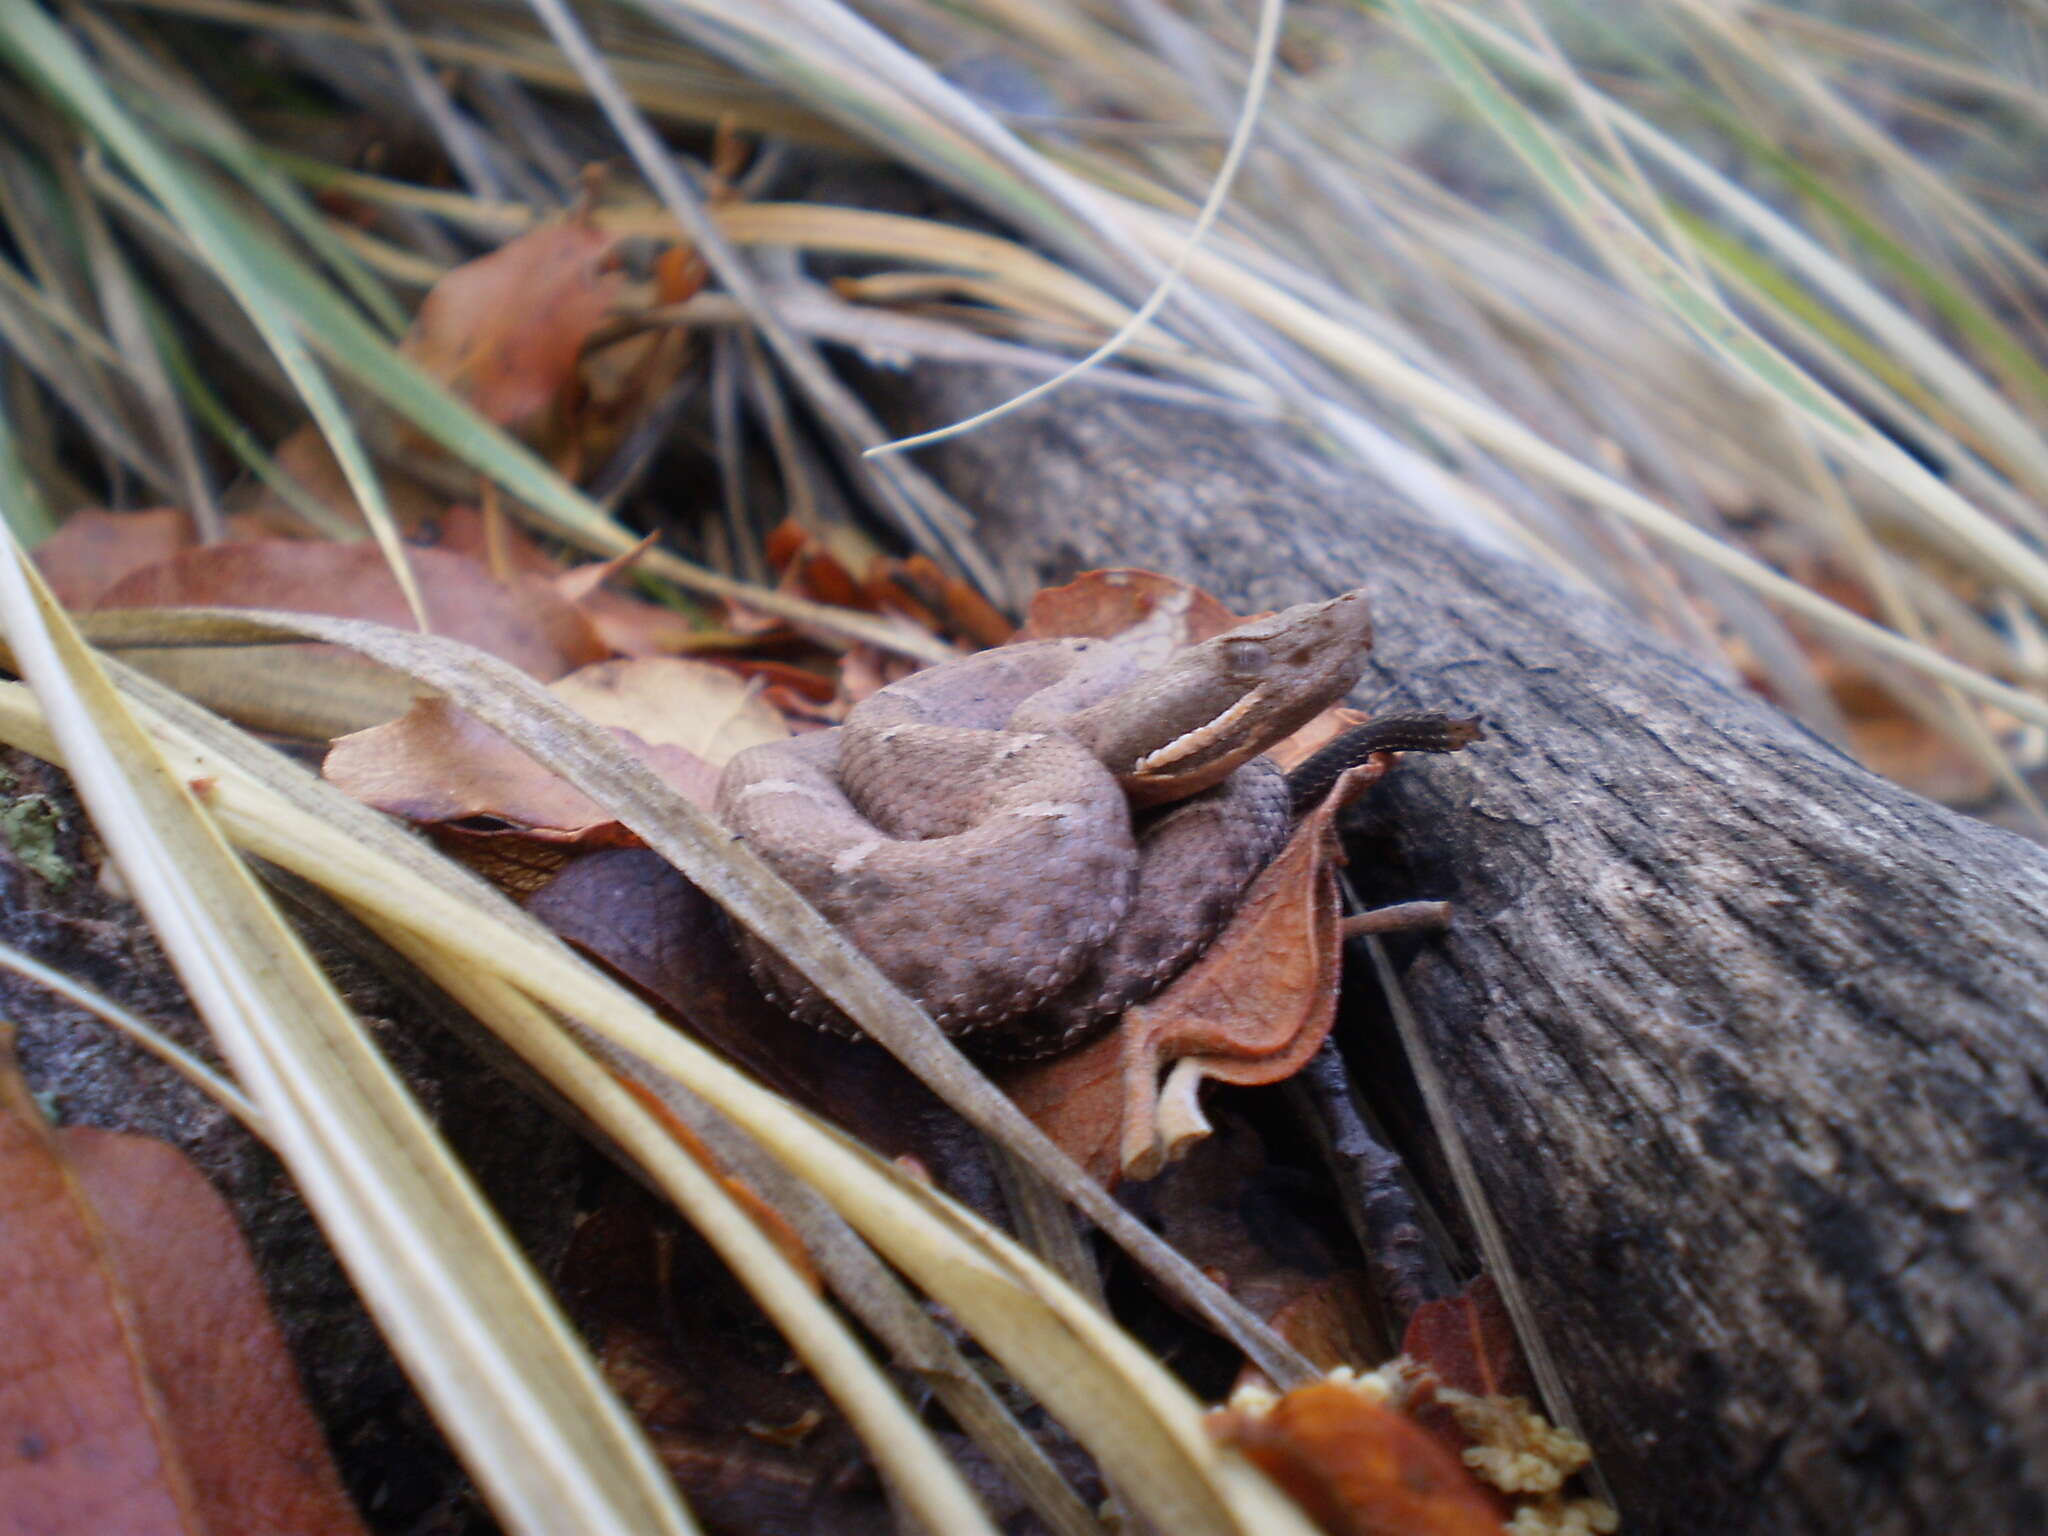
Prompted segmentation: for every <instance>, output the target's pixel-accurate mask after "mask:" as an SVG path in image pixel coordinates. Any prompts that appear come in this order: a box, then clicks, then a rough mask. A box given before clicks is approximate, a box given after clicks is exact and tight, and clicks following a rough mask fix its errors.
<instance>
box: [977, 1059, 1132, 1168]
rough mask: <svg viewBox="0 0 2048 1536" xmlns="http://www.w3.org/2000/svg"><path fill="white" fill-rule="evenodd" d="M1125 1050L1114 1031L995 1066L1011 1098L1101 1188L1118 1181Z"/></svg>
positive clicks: (997, 1080)
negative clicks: (1071, 1046) (1048, 1053)
mask: <svg viewBox="0 0 2048 1536" xmlns="http://www.w3.org/2000/svg"><path fill="white" fill-rule="evenodd" d="M1123 1066H1124V1046H1123V1041H1122V1040H1121V1039H1119V1038H1118V1036H1117V1032H1116V1031H1115V1030H1111V1031H1110V1032H1108V1033H1107V1034H1101V1035H1097V1036H1096V1037H1095V1038H1094V1039H1092V1040H1090V1041H1089V1042H1088V1043H1087V1044H1085V1045H1083V1046H1081V1047H1080V1048H1079V1049H1077V1050H1071V1051H1063V1052H1061V1053H1060V1054H1059V1055H1057V1056H1046V1057H1042V1058H1040V1059H1038V1060H1036V1061H1024V1062H1015V1063H997V1064H996V1065H995V1066H994V1067H992V1069H991V1075H992V1076H993V1077H994V1078H995V1081H996V1083H997V1085H998V1086H999V1087H1001V1088H1002V1090H1003V1092H1004V1093H1006V1094H1008V1095H1009V1096H1010V1100H1011V1102H1012V1103H1014V1104H1015V1105H1016V1106H1017V1107H1018V1108H1019V1109H1021V1110H1023V1111H1024V1113H1025V1114H1026V1115H1027V1116H1029V1117H1030V1119H1031V1122H1032V1124H1034V1125H1036V1126H1037V1127H1038V1128H1039V1129H1040V1130H1041V1131H1043V1132H1045V1134H1046V1135H1048V1136H1050V1137H1051V1138H1052V1139H1053V1140H1054V1141H1055V1142H1057V1143H1058V1144H1059V1147H1060V1150H1061V1151H1063V1152H1065V1153H1066V1154H1067V1156H1069V1157H1071V1158H1072V1159H1073V1160H1074V1161H1075V1162H1077V1163H1079V1164H1080V1165H1081V1166H1082V1167H1083V1168H1085V1169H1087V1170H1088V1174H1089V1176H1090V1177H1091V1178H1093V1179H1094V1180H1095V1181H1096V1182H1097V1183H1099V1184H1101V1185H1102V1186H1103V1187H1104V1188H1105V1189H1114V1188H1116V1186H1117V1185H1118V1184H1119V1183H1120V1182H1122V1179H1123V1176H1124V1164H1123V1130H1124V1071H1123Z"/></svg>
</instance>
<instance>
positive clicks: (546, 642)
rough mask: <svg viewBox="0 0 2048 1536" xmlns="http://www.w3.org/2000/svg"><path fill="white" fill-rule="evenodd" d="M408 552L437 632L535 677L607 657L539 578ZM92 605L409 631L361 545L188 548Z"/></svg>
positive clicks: (393, 590) (377, 562)
mask: <svg viewBox="0 0 2048 1536" xmlns="http://www.w3.org/2000/svg"><path fill="white" fill-rule="evenodd" d="M408 558H409V559H410V560H411V562H412V570H413V575H414V576H415V577H416V578H417V580H418V582H419V586H420V592H421V594H422V596H423V597H424V599H425V602H426V609H427V617H428V620H429V621H430V622H431V623H432V625H433V628H434V632H435V633H436V634H441V635H447V636H450V637H452V638H454V639H457V640H463V641H467V642H468V643H469V644H471V645H474V646H476V647H478V648H479V649H481V650H485V651H489V652H490V653H491V654H492V655H494V656H500V657H503V658H504V659H505V660H506V661H509V662H511V663H512V664H513V665H514V666H517V667H520V668H522V669H524V670H525V671H527V672H529V673H531V674H532V675H533V676H535V677H537V678H539V679H541V680H542V681H543V682H546V681H549V680H551V679H554V678H558V677H560V676H561V675H562V674H563V673H565V672H567V671H569V670H570V669H571V668H573V667H578V666H582V665H585V664H586V663H589V662H594V661H597V660H599V659H600V658H601V657H603V656H605V655H607V654H608V652H607V651H606V649H605V645H604V642H603V641H602V640H600V639H599V638H598V636H597V632H596V630H595V629H594V628H592V626H591V623H590V621H589V620H588V619H587V618H585V617H584V616H583V615H582V614H581V613H579V612H577V610H576V609H575V607H574V606H573V605H571V604H570V603H568V602H566V601H565V600H563V599H562V598H561V597H560V596H559V595H558V594H557V593H556V592H555V591H554V589H553V588H552V587H550V586H549V585H548V583H547V582H546V581H545V580H542V579H541V578H539V577H536V576H529V575H521V576H519V577H516V578H515V579H514V580H513V581H510V582H501V581H498V580H496V579H495V578H493V577H492V575H491V573H490V572H489V571H488V570H487V569H486V568H485V567H484V566H483V565H482V564H481V563H480V562H478V561H476V560H472V559H469V558H468V557H466V556H463V555H456V554H449V553H447V552H446V551H444V550H438V549H416V550H412V551H410V552H409V553H408ZM98 606H99V607H101V608H154V607H228V608H279V609H285V610H288V611H291V612H295V613H325V614H332V615H335V616H336V617H339V618H350V619H370V620H373V621H375V622H377V623H379V624H389V625H392V626H393V627H395V628H399V629H411V628H412V627H413V621H412V616H411V614H410V612H409V611H408V610H407V608H406V604H405V598H404V595H403V594H402V593H401V592H400V590H399V586H398V581H397V578H395V577H394V576H393V575H392V574H391V570H390V568H389V567H388V566H387V565H386V564H385V563H384V556H383V554H382V553H381V552H380V551H379V550H378V549H377V548H376V546H374V545H372V544H368V543H357V544H325V543H308V542H302V541H299V540H293V539H260V540H256V541H253V542H250V543H245V544H216V545H213V546H212V547H210V548H207V549H193V550H187V551H186V552H185V553H183V554H180V555H174V556H172V557H171V558H170V559H168V560H163V561H159V562H158V563H157V564H155V565H152V566H149V567H148V568H147V569H144V570H140V571H135V572H133V573H131V574H130V575H128V576H126V577H124V578H123V579H122V580H121V581H119V582H117V583H115V585H114V586H113V587H112V588H111V589H110V590H109V591H107V592H106V593H105V594H104V595H103V596H102V597H101V598H100V601H99V604H98Z"/></svg>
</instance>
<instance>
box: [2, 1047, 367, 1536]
mask: <svg viewBox="0 0 2048 1536" xmlns="http://www.w3.org/2000/svg"><path fill="white" fill-rule="evenodd" d="M362 1529H363V1527H362V1525H361V1522H360V1521H359V1520H358V1519H357V1518H356V1515H355V1512H354V1510H353V1509H352V1508H351V1507H350V1505H349V1503H348V1499H347V1497H346V1495H345V1494H344V1493H343V1492H342V1489H341V1482H340V1479H339V1477H338V1476H337V1475H336V1474H335V1471H334V1468H333V1466H332V1464H331V1463H330V1462H329V1460H328V1457H327V1448H326V1445H325V1443H324V1442H323V1440H322V1438H321V1434H320V1429H319V1426H318V1424H317V1423H316V1422H315V1421H314V1419H313V1415H312V1413H311V1411H310V1410H309V1409H308V1408H307V1407H306V1405H305V1402H304V1400H303V1398H302V1397H301V1396H300V1394H299V1387H298V1381H297V1376H296V1373H295V1372H294V1370H293V1367H292V1363H291V1359H290V1357H289V1356H288V1355H287V1354H286V1352H285V1348H284V1341H283V1337H282V1335H281V1334H280V1333H279V1331H278V1328H277V1325H276V1323H275V1322H274V1321H273V1320H272V1319H271V1316H270V1314H269V1311H268V1309H267V1306H266V1303H265V1298H264V1291H263V1284H262V1281H261V1280H260V1279H259V1278H258V1276H257V1274H256V1271H255V1267H254V1265H253V1264H252V1263H251V1262H250V1260H249V1256H248V1252H247V1250H246V1249H245V1248H244V1247H243V1246H242V1240H241V1235H240V1234H239V1233H238V1232H237V1231H236V1230H235V1224H234V1218H233V1217H232V1216H231V1215H230V1214H229V1212H228V1209H227V1207H226V1205H225V1204H223V1203H222V1201H221V1199H220V1197H219V1196H218V1195H216V1194H215V1193H214V1192H213V1190H212V1188H211V1187H210V1186H209V1185H208V1184H207V1183H206V1180H205V1179H204V1178H203V1177H201V1175H200V1174H199V1173H198V1172H197V1170H195V1169H194V1168H193V1167H192V1165H191V1164H190V1163H189V1162H187V1161H186V1160H185V1158H184V1157H183V1156H182V1155H181V1154H180V1153H179V1152H178V1151H177V1150H176V1149H175V1148H173V1147H170V1146H168V1145H166V1144H165V1143H162V1142H157V1141H152V1140H150V1139H148V1138H146V1137H140V1136H126V1135H120V1134H116V1133H114V1132H111V1131H101V1130H93V1129H87V1128H76V1129H72V1130H67V1131H65V1132H63V1133H62V1134H61V1135H58V1134H53V1133H52V1132H51V1130H50V1128H49V1127H48V1126H47V1125H46V1124H45V1123H44V1121H43V1119H42V1115H41V1113H40V1111H39V1110H38V1109H37V1107H36V1104H35V1101H34V1100H33V1099H32V1098H31V1097H30V1096H29V1094H28V1092H27V1090H26V1088H25V1087H24V1086H23V1085H22V1082H21V1079H20V1077H19V1076H18V1075H17V1074H16V1073H15V1072H14V1070H13V1068H12V1066H11V1064H5V1065H0V1536H30V1533H37V1536H40V1533H45V1532H58V1531H62V1532H72V1531H78V1532H88V1531H90V1532H107V1533H114V1532H128V1531H134V1532H144V1531H147V1532H152V1533H155V1532H164V1533H172V1532H188V1533H192V1536H267V1533H273V1532H278V1531H290V1532H293V1533H304V1536H360V1533H361V1532H362Z"/></svg>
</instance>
